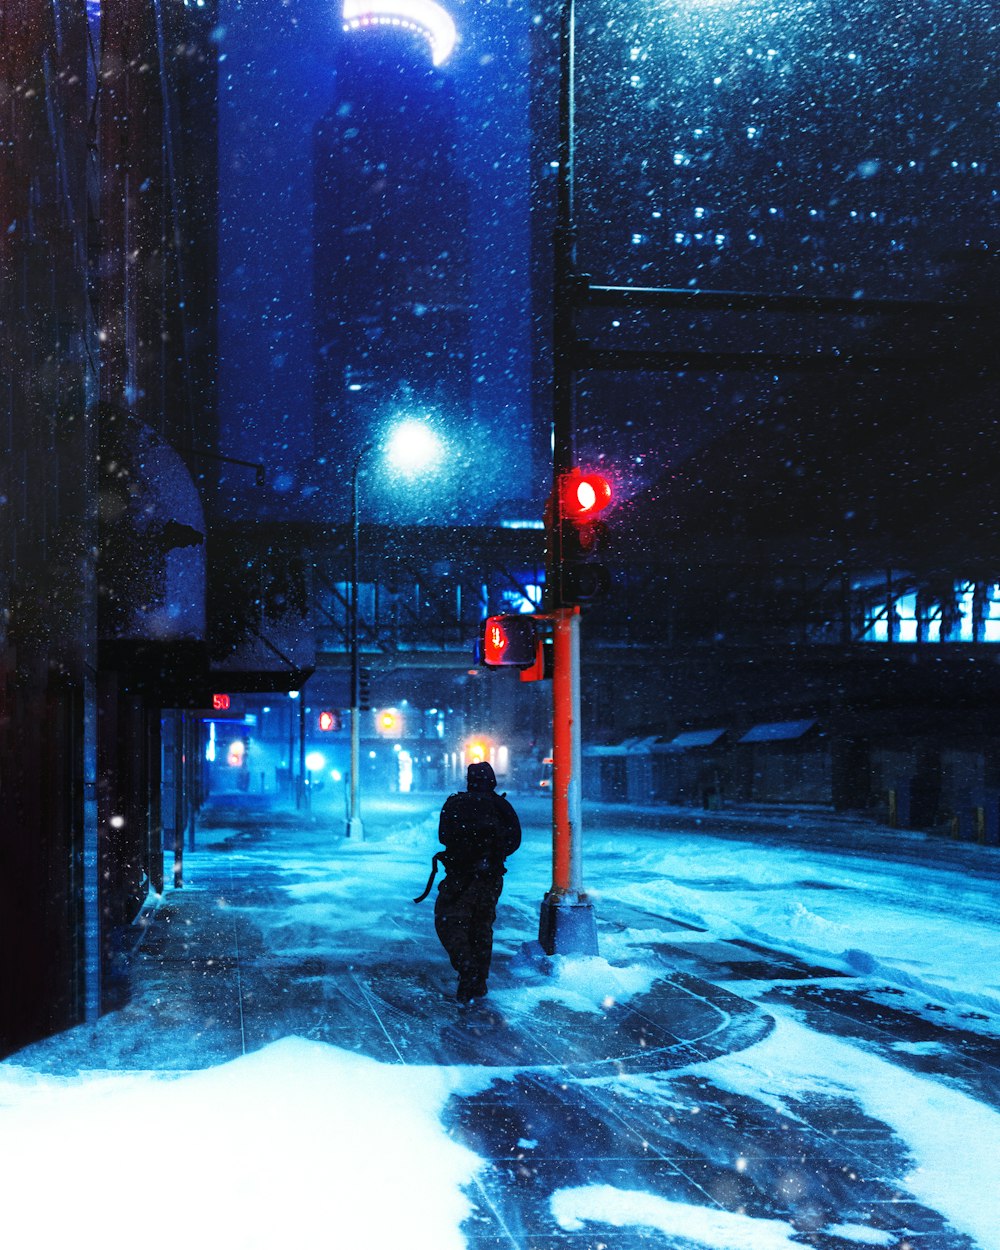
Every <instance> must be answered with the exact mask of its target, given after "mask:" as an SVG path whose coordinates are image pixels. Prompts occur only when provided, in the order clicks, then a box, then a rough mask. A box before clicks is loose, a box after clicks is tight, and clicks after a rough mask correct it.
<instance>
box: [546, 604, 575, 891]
mask: <svg viewBox="0 0 1000 1250" xmlns="http://www.w3.org/2000/svg"><path fill="white" fill-rule="evenodd" d="M554 617H555V620H554V622H553V647H554V653H553V657H552V658H553V667H554V672H553V676H552V891H551V893H552V897H553V900H554V901H567V902H569V901H573V902H575V901H576V900H575V898H573V897H572V896H573V895H578V894H579V893H580V892H581V890H582V887H583V882H582V872H581V864H580V848H579V839H580V691H579V683H578V681H577V680H575V678H576V675H577V674H578V672H579V663H580V657H579V638H580V609H579V608H578V607H570V608H559V609H558V610H557V611H556V612H555V613H554Z"/></svg>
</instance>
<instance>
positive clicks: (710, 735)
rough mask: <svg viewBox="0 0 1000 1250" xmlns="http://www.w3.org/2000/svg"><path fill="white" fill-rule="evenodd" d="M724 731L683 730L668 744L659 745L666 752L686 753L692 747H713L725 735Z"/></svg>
mask: <svg viewBox="0 0 1000 1250" xmlns="http://www.w3.org/2000/svg"><path fill="white" fill-rule="evenodd" d="M726 732H727V731H726V730H725V729H685V730H684V732H683V733H679V734H678V735H677V736H676V737H675V738H671V739H670V741H669V742H664V743H661V744H660V745H661V746H662V747H663V748H665V749H666V750H668V751H688V750H690V749H691V748H692V747H710V746H714V745H715V743H717V742H718V741H719V739H720V738H722V737H724V736H725V734H726Z"/></svg>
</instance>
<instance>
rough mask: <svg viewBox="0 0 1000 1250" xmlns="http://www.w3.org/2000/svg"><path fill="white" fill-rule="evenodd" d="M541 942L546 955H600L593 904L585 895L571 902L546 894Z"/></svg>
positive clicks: (539, 928) (541, 926)
mask: <svg viewBox="0 0 1000 1250" xmlns="http://www.w3.org/2000/svg"><path fill="white" fill-rule="evenodd" d="M538 941H539V943H540V944H541V947H542V950H543V951H544V952H545V953H546V955H596V954H597V917H596V916H595V914H594V907H593V904H592V903H590V902H588V901H587V899H586V898H585V897H581V898H580V899H579V900H578V901H576V902H572V903H571V902H569V901H567V900H565V899H554V898H552V897H550V896H549V895H546V896H545V898H544V899H543V900H542V911H541V915H540V917H539V920H538Z"/></svg>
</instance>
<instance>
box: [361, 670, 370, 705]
mask: <svg viewBox="0 0 1000 1250" xmlns="http://www.w3.org/2000/svg"><path fill="white" fill-rule="evenodd" d="M358 707H359V708H360V709H361V711H362V712H370V711H371V710H372V675H371V673H370V672H369V671H368V669H366V668H363V669H362V670H361V671H360V673H358Z"/></svg>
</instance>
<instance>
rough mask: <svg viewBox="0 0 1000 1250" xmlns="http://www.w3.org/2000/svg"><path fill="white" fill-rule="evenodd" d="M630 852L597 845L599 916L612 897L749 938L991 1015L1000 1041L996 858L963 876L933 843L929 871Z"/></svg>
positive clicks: (816, 853) (882, 862) (755, 851)
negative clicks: (937, 855)
mask: <svg viewBox="0 0 1000 1250" xmlns="http://www.w3.org/2000/svg"><path fill="white" fill-rule="evenodd" d="M629 842H630V844H629V849H628V854H627V855H623V854H622V847H623V836H622V835H620V834H616V835H615V837H614V838H613V839H610V838H598V839H593V840H591V841H590V842H589V843H588V848H587V860H586V863H587V869H586V874H587V875H586V879H585V884H586V885H587V888H588V891H589V892H590V894H591V896H592V897H593V898H594V900H595V904H596V906H597V908H598V912H599V911H600V903H601V899H602V898H607V899H609V900H619V901H621V902H623V903H626V904H629V905H631V906H633V907H636V908H639V909H642V910H644V911H651V912H653V913H655V914H658V915H662V916H670V917H673V918H675V919H677V920H680V921H682V922H684V923H686V924H694V925H697V926H699V927H701V928H704V929H706V930H708V931H710V933H711V937H712V939H713V940H718V939H727V938H728V939H732V938H743V939H746V940H749V941H753V942H757V943H760V944H763V945H767V946H770V947H773V948H775V949H777V950H783V951H786V952H789V953H791V954H794V955H797V956H799V957H802V958H804V959H806V960H807V961H810V962H814V963H815V962H822V963H824V964H826V965H827V966H828V967H832V968H836V969H839V970H843V971H845V972H849V973H852V974H855V975H857V974H861V975H863V976H866V977H868V978H870V979H871V980H872V981H878V982H881V983H882V984H887V985H890V986H894V987H898V988H902V989H910V990H914V991H916V992H917V993H918V994H922V995H926V996H927V997H929V998H932V999H933V1000H934V1002H935V1003H937V1004H939V1005H943V1006H946V1007H950V1008H953V1009H955V1010H956V1011H958V1012H962V1011H964V1012H977V1013H980V1014H981V1015H987V1016H990V1017H992V1018H993V1023H992V1026H990V1022H989V1021H982V1020H980V1021H979V1022H978V1023H977V1027H983V1026H985V1028H986V1030H987V1031H992V1032H994V1033H1000V961H998V960H997V957H996V935H997V932H998V929H1000V892H998V891H997V889H996V872H997V869H998V867H1000V865H998V863H997V861H998V859H1000V856H998V855H997V853H995V852H993V851H992V849H991V848H985V847H983V848H979V849H980V850H981V851H982V857H983V863H984V865H986V866H991V867H992V870H993V874H994V875H993V876H987V875H985V873H984V874H983V875H978V876H976V875H971V874H968V875H964V876H963V875H962V874H961V873H960V872H958V871H955V870H954V869H953V868H952V867H950V866H949V865H948V864H947V862H938V861H936V859H935V849H936V848H935V846H934V845H933V844H928V846H927V860H926V863H921V862H919V861H918V862H913V861H912V860H907V861H905V862H904V861H899V860H891V859H890V860H887V859H885V858H877V857H869V856H865V855H861V854H859V853H857V852H835V851H830V850H827V849H822V848H815V849H814V848H809V849H802V848H801V847H800V846H787V847H782V846H779V845H776V844H775V843H774V842H769V843H768V845H767V846H766V847H762V846H760V845H759V844H756V843H754V842H753V841H752V840H750V839H749V838H748V839H747V840H745V841H744V840H740V839H734V838H727V839H713V838H710V837H708V838H706V837H701V836H691V835H688V834H677V833H672V832H663V833H660V834H657V835H655V836H650V835H649V834H644V835H642V836H641V837H637V838H634V839H630V840H629ZM616 859H620V860H623V861H624V862H623V864H622V866H621V868H620V869H619V868H616V867H615V860H616ZM673 936H674V938H675V939H676V940H680V941H690V940H691V934H690V933H685V932H683V931H679V932H677V933H675V934H674V935H673ZM658 940H661V941H662V940H663V937H662V936H660V937H659V938H658ZM667 940H669V935H667Z"/></svg>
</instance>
